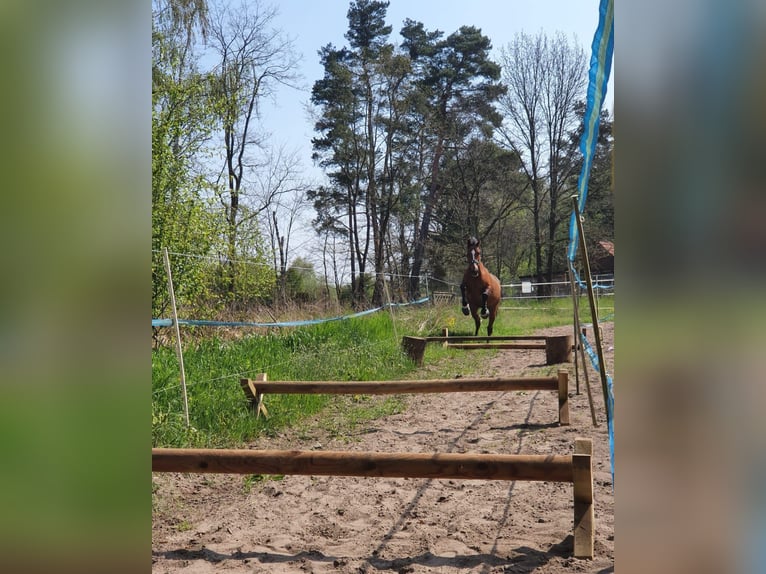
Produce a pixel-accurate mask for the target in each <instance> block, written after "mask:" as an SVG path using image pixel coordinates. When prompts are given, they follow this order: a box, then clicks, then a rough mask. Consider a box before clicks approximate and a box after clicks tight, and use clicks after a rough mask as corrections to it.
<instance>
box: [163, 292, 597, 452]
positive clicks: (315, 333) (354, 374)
mask: <svg viewBox="0 0 766 574" xmlns="http://www.w3.org/2000/svg"><path fill="white" fill-rule="evenodd" d="M521 303H522V304H523V305H522V304H519V302H518V301H513V302H512V303H511V302H506V303H505V306H513V307H522V308H521V309H502V310H501V311H500V312H499V313H498V317H497V321H496V322H495V328H494V334H495V335H523V334H529V333H532V332H534V331H536V330H538V329H542V328H546V327H551V326H555V325H566V324H571V322H572V307H571V305H572V303H571V300H570V299H554V300H548V301H542V302H537V301H533V300H530V301H523V302H521ZM583 303H584V304H583V305H581V320H582V321H584V322H589V321H590V315H589V313H588V312H587V311H588V308H587V301H584V302H583ZM608 304H612V300H610V301H608ZM583 310H584V311H585V313H584V314H583ZM602 314H604V311H602ZM443 328H447V329H449V332H450V334H453V335H473V331H474V326H473V320H472V319H471V318H470V317H464V316H463V315H462V314H461V312H460V308H459V302H455V303H454V304H451V305H439V306H431V305H421V306H417V307H404V308H398V309H394V310H393V311H392V312H391V313H389V312H379V313H375V314H373V315H368V316H365V317H360V318H356V319H349V320H344V321H333V322H329V323H322V324H319V325H312V326H307V327H298V328H291V329H283V330H281V331H276V330H272V331H270V332H262V333H253V334H249V335H247V336H244V337H242V338H240V339H238V340H224V339H221V338H211V339H206V340H202V341H198V342H195V343H193V344H190V345H188V346H187V347H186V348H185V349H184V366H185V371H186V380H187V392H188V401H189V418H190V426H189V427H187V426H186V424H185V420H184V414H183V412H184V411H183V400H182V396H181V385H180V382H179V368H178V361H177V359H176V355H175V351H174V350H173V348H159V349H155V350H153V351H152V443H153V446H162V447H211V448H222V447H236V446H241V445H242V444H244V443H247V442H248V441H250V440H252V439H254V438H256V437H257V436H259V435H262V434H264V433H265V434H266V435H273V434H274V433H276V432H277V431H278V430H279V429H281V428H284V427H286V426H294V425H296V424H298V423H300V421H301V420H302V419H304V418H305V417H307V416H310V415H313V414H316V413H318V412H320V411H323V410H325V409H326V412H327V413H328V415H327V416H326V417H325V418H324V419H323V425H325V428H326V429H327V430H329V431H330V433H331V434H332V435H333V436H337V437H343V436H347V435H349V434H351V433H352V431H353V430H354V429H355V428H357V427H358V426H359V425H362V424H364V423H365V422H367V421H369V420H373V419H376V418H380V417H381V416H385V415H388V414H393V413H396V412H401V411H402V410H403V409H404V408H405V407H406V401H405V399H403V398H402V397H385V398H381V397H374V398H373V397H365V396H354V397H348V396H342V395H341V396H328V395H268V396H267V397H266V401H267V402H266V404H267V406H268V409H269V413H270V415H271V417H270V418H269V419H264V418H259V419H256V418H255V417H254V416H253V415H252V414H251V412H250V410H249V408H248V403H247V399H246V398H245V395H244V393H243V392H242V389H241V388H240V384H239V379H240V378H242V377H247V378H255V376H256V375H257V374H259V373H267V374H268V378H269V380H288V381H290V380H293V381H301V380H319V381H321V380H340V381H364V380H392V379H404V378H413V377H414V376H417V374H416V373H415V371H416V366H415V365H414V364H413V363H412V361H411V360H409V358H408V357H407V356H406V355H405V354H404V353H403V352H402V350H401V337H402V336H404V335H421V336H423V335H439V334H441V331H442V329H443ZM485 328H486V323H485V322H483V323H482V330H481V331H480V334H481V332H484V333H486V330H485ZM182 336H183V334H182ZM491 353H494V351H491V350H488V351H479V352H475V353H470V354H465V353H459V352H457V353H456V352H455V351H454V350H452V349H446V348H444V347H441V346H440V345H429V346H428V347H427V351H426V362H427V364H429V365H430V366H431V365H433V366H434V367H433V368H430V369H429V371H428V373H427V376H429V377H433V378H448V377H454V376H455V375H456V374H458V373H461V372H470V371H472V370H474V369H475V368H476V367H477V366H478V365H479V364H480V363H481V362H482V361H483V360H485V358H486V357H487V356H489V355H490V354H491ZM421 376H425V375H421ZM328 407H332V408H328Z"/></svg>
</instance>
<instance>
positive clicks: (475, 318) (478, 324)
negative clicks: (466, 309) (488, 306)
mask: <svg viewBox="0 0 766 574" xmlns="http://www.w3.org/2000/svg"><path fill="white" fill-rule="evenodd" d="M471 315H473V322H474V323H476V332H475V333H474V334H473V336H474V337H476V336H477V335H478V334H479V327H481V319H480V318H479V314H478V313H477V312H476V309H471Z"/></svg>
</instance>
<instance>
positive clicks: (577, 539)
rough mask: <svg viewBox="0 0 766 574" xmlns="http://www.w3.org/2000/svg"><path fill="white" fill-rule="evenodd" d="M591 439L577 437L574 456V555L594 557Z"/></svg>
mask: <svg viewBox="0 0 766 574" xmlns="http://www.w3.org/2000/svg"><path fill="white" fill-rule="evenodd" d="M592 455H593V443H592V442H591V440H590V439H584V438H577V439H575V451H574V455H573V456H572V479H573V480H572V481H573V483H574V488H573V490H574V556H575V558H593V526H594V519H593V469H592V462H591V457H592Z"/></svg>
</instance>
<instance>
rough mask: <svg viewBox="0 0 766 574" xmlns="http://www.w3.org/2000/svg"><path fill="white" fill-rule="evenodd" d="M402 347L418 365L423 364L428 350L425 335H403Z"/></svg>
mask: <svg viewBox="0 0 766 574" xmlns="http://www.w3.org/2000/svg"><path fill="white" fill-rule="evenodd" d="M402 347H403V348H404V351H405V352H406V353H407V356H409V358H410V359H412V360H413V361H415V364H416V365H417V366H418V367H422V366H423V355H424V354H425V352H426V340H425V339H424V338H423V337H402Z"/></svg>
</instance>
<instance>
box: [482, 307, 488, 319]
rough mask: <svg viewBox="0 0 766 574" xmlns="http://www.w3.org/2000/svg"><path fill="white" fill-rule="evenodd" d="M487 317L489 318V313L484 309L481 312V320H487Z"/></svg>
mask: <svg viewBox="0 0 766 574" xmlns="http://www.w3.org/2000/svg"><path fill="white" fill-rule="evenodd" d="M487 317H489V311H488V310H487V309H482V310H481V318H482V319H486V318H487Z"/></svg>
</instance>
